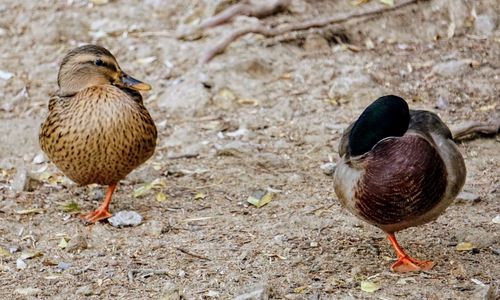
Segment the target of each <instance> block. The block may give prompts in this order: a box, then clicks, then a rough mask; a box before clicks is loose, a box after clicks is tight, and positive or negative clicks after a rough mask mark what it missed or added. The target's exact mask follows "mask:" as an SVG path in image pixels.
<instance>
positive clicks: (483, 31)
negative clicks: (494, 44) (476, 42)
mask: <svg viewBox="0 0 500 300" xmlns="http://www.w3.org/2000/svg"><path fill="white" fill-rule="evenodd" d="M495 27H496V25H495V22H494V21H493V19H492V18H491V17H490V16H487V15H479V16H477V18H476V21H475V22H474V34H477V35H481V36H491V35H492V33H493V31H494V30H495Z"/></svg>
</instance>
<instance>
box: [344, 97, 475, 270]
mask: <svg viewBox="0 0 500 300" xmlns="http://www.w3.org/2000/svg"><path fill="white" fill-rule="evenodd" d="M339 154H340V156H341V161H340V163H339V164H338V166H337V168H336V170H335V174H334V186H335V193H336V194H337V196H338V198H339V200H340V202H341V203H342V205H343V206H344V207H345V208H347V209H348V210H349V211H350V212H351V213H353V214H354V215H356V216H357V217H359V218H361V219H363V220H364V221H366V222H368V223H370V224H372V225H375V226H377V227H379V228H380V229H382V230H383V231H384V232H386V233H387V235H388V239H389V241H390V242H391V244H392V246H393V247H394V250H395V251H396V254H397V256H398V260H397V261H396V263H394V264H393V265H392V267H391V269H392V270H393V271H396V272H409V271H417V270H429V269H431V268H432V267H433V266H434V263H433V262H430V261H418V260H416V259H414V258H412V257H410V256H408V254H406V253H405V252H404V251H403V249H402V248H401V247H400V246H399V244H398V242H397V240H396V237H395V235H394V234H395V232H397V231H400V230H403V229H405V228H408V227H413V226H418V225H421V224H424V223H427V222H430V221H432V220H434V219H436V218H437V217H438V216H439V215H440V214H442V213H443V212H444V210H445V209H446V208H447V207H448V206H449V205H450V204H451V202H452V201H453V199H454V198H455V197H456V196H457V194H458V193H459V192H460V190H461V188H462V186H463V185H464V182H465V174H466V170H465V164H464V160H463V158H462V155H461V154H460V152H459V151H458V148H457V146H456V145H455V143H454V142H453V140H452V135H451V132H450V130H449V129H448V127H447V126H446V125H445V124H444V123H443V122H442V121H441V119H440V118H439V117H438V116H437V115H436V114H434V113H432V112H429V111H424V110H410V109H409V108H408V104H407V103H406V101H405V100H403V99H402V98H400V97H398V96H393V95H389V96H384V97H381V98H379V99H377V100H376V101H375V102H373V103H372V104H371V105H369V106H368V107H367V108H366V109H365V110H364V111H363V113H362V114H361V115H360V117H359V118H358V120H356V121H355V122H354V123H352V124H351V125H350V126H349V127H348V128H347V129H346V130H345V132H344V134H343V136H342V139H341V142H340V146H339Z"/></svg>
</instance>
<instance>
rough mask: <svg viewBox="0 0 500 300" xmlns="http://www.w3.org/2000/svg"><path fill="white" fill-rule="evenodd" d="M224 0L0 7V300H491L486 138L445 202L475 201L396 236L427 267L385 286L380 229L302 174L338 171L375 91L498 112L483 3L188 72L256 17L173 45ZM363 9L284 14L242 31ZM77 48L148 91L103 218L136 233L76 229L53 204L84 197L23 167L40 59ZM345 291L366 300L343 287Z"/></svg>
mask: <svg viewBox="0 0 500 300" xmlns="http://www.w3.org/2000/svg"><path fill="white" fill-rule="evenodd" d="M94 2H99V1H94ZM104 2H106V1H104ZM227 2H228V1H208V0H207V1H192V0H184V1H180V0H174V1H168V0H145V1H133V0H115V1H112V0H111V1H109V3H107V4H102V5H93V4H92V2H90V1H83V0H68V1H51V0H40V1H27V0H26V1H17V0H2V1H1V2H0V16H1V18H0V40H1V43H0V70H2V71H3V73H2V74H0V75H2V76H0V105H1V106H0V116H1V119H0V135H1V136H2V145H1V146H0V298H1V299H49V298H50V299H76V298H78V299H83V298H90V299H110V298H116V299H178V298H179V297H184V298H186V299H207V298H220V299H230V298H233V297H236V296H238V295H241V294H244V293H245V292H247V291H254V292H255V293H256V294H258V293H259V287H260V288H262V291H261V293H260V296H258V297H260V298H258V297H257V298H255V299H265V297H269V298H272V299H487V297H491V299H493V298H495V297H498V294H497V295H496V296H495V293H496V287H497V286H498V284H499V278H500V267H499V263H500V259H499V255H500V239H499V235H498V230H499V225H498V215H499V213H500V204H499V203H500V202H499V193H500V181H499V180H500V172H499V171H498V170H499V165H500V163H499V158H500V151H499V149H500V147H499V142H500V140H499V137H498V136H496V137H491V136H490V137H485V136H479V137H476V138H475V139H470V140H466V141H464V142H461V143H459V148H460V151H461V152H462V154H463V156H464V158H465V162H466V166H467V172H468V174H467V180H466V183H465V187H464V191H467V192H469V193H472V194H474V195H476V196H478V197H479V199H476V200H467V199H465V200H457V201H455V202H454V203H453V204H452V205H451V206H450V207H449V208H448V210H447V211H446V213H445V214H444V215H442V216H441V217H440V218H439V219H438V220H437V221H435V222H432V223H430V224H426V225H424V226H420V227H417V228H411V229H408V230H405V231H403V232H401V233H400V234H399V235H398V236H399V239H400V242H401V244H402V245H403V246H404V247H405V248H406V249H407V250H408V251H409V253H411V254H413V255H414V256H416V257H418V258H427V259H432V260H434V261H436V262H437V263H438V264H437V266H436V267H435V268H434V269H433V270H431V271H429V272H421V273H415V274H402V275H401V274H395V273H393V272H391V271H390V270H389V266H390V264H391V263H392V261H393V260H394V257H395V255H394V253H393V251H392V249H391V248H390V246H389V243H388V242H387V240H386V238H385V236H384V235H383V233H382V232H381V231H380V230H378V229H377V228H375V227H372V226H370V225H368V224H365V223H363V222H361V221H359V220H357V219H356V218H355V217H354V216H352V215H350V214H349V213H348V212H347V211H346V210H344V209H342V208H341V207H340V205H339V203H338V201H337V198H336V196H335V194H334V191H333V184H332V177H331V176H328V175H325V174H324V172H323V170H322V169H321V168H320V166H321V165H323V164H325V163H327V162H336V161H337V160H338V159H339V158H338V154H337V145H338V142H339V138H340V135H341V133H342V130H343V129H344V128H345V127H346V126H347V125H348V124H349V123H350V122H351V121H352V120H354V118H356V117H357V116H358V115H359V113H360V112H361V111H362V109H363V108H364V107H365V106H366V105H367V104H368V103H370V102H371V101H373V100H375V99H376V98H377V97H379V96H381V95H383V94H388V93H391V94H397V95H401V96H402V97H404V98H405V99H407V100H408V102H409V103H410V106H411V107H412V108H423V109H428V110H432V111H434V112H437V113H438V114H439V115H440V116H441V117H442V118H443V120H444V121H445V122H447V124H449V125H450V127H453V126H456V125H458V124H460V123H462V122H464V121H468V120H487V119H490V118H491V117H494V116H497V117H498V115H499V111H500V104H499V101H498V99H499V98H500V92H499V91H500V60H499V58H500V29H499V26H498V25H497V24H498V23H499V22H500V19H499V18H498V15H499V13H500V6H499V5H498V2H497V1H496V0H491V1H480V3H477V2H476V1H468V2H467V1H455V0H440V1H437V0H436V1H425V2H421V3H419V4H416V5H410V6H408V7H405V8H402V9H400V10H396V11H393V12H390V13H385V14H383V15H380V16H375V17H372V18H369V19H363V20H357V21H352V22H348V23H346V24H340V25H337V26H330V27H327V28H320V29H314V30H309V31H305V32H300V33H294V34H290V35H286V36H281V37H278V38H271V39H265V38H263V37H262V36H259V35H251V34H250V35H247V36H244V37H242V38H241V39H239V40H238V41H236V42H235V43H233V44H232V45H231V46H230V47H229V48H228V49H227V51H226V52H225V53H223V54H222V55H220V56H217V57H216V58H215V59H214V60H213V61H212V62H210V63H208V64H205V65H201V64H198V60H199V58H200V57H201V56H202V55H203V53H204V51H206V49H207V47H209V46H210V45H213V43H214V42H215V41H217V40H218V39H219V38H221V36H223V35H224V34H226V33H227V32H229V31H230V30H232V29H233V28H235V27H240V26H244V25H246V24H253V23H256V22H258V20H256V19H255V18H250V17H238V18H237V19H236V20H235V21H234V22H232V23H231V24H226V25H223V26H220V27H217V28H213V29H210V30H207V31H206V32H205V34H204V35H203V36H202V37H201V38H199V39H194V40H181V39H178V38H177V33H178V30H179V28H180V27H182V26H184V27H185V26H188V27H189V26H190V25H192V24H193V23H195V22H197V21H199V20H202V19H204V18H206V17H209V16H210V15H213V13H214V11H217V10H218V9H220V7H221V5H224V4H227ZM229 2H231V1H229ZM232 2H234V1H232ZM397 2H398V1H397V0H396V3H397ZM478 2H479V1H478ZM472 3H475V7H474V11H473V12H471V8H472V7H471V6H470V5H471V4H472ZM377 5H379V2H378V1H375V0H373V1H371V2H370V3H368V4H365V5H361V6H353V5H352V2H351V1H347V0H346V1H340V0H336V1H327V0H324V1H321V0H317V1H315V0H294V1H292V5H291V7H290V8H289V9H288V10H287V11H285V12H282V13H280V14H277V15H274V16H271V17H268V18H266V19H265V20H263V21H262V22H265V23H266V24H282V23H289V22H299V21H303V20H308V19H311V18H322V17H325V16H332V15H335V14H342V13H349V12H353V11H356V10H363V9H368V8H371V7H373V6H377ZM474 19H475V21H474ZM338 41H343V42H344V43H342V44H339V43H338ZM82 43H97V44H100V45H103V46H105V47H107V48H108V49H110V50H111V52H112V53H114V54H115V56H116V57H117V59H118V61H119V63H120V65H121V67H122V68H123V69H124V70H126V71H127V72H128V73H129V74H131V75H133V76H134V77H136V78H138V79H142V80H144V81H145V82H148V83H150V84H152V85H153V87H154V88H153V90H152V91H151V92H149V93H146V94H144V96H145V104H146V106H147V107H148V109H149V111H150V112H151V114H152V116H153V117H154V119H155V122H156V124H157V127H158V129H159V138H158V147H157V149H156V153H155V155H154V157H152V158H151V159H150V160H149V161H148V162H147V163H146V164H145V165H143V166H142V167H140V168H139V169H137V170H136V171H134V172H133V173H131V174H130V175H129V177H127V179H126V180H124V181H123V182H121V184H120V186H119V189H118V190H117V192H116V194H115V197H114V201H113V203H112V205H111V209H112V212H118V211H123V210H133V211H136V212H138V213H139V214H140V215H142V217H143V218H144V219H143V221H142V223H141V224H140V225H139V226H136V227H124V228H115V227H113V226H111V225H110V224H109V223H99V224H96V225H93V226H85V224H84V223H83V222H82V221H81V220H80V219H79V218H77V217H76V216H75V214H74V213H71V212H65V211H64V208H68V206H67V204H69V203H72V202H74V203H76V204H78V207H79V208H81V210H82V211H89V210H91V209H94V208H95V207H96V206H97V205H98V204H99V202H100V201H101V198H102V196H103V187H99V186H90V187H78V186H76V185H74V184H72V183H71V182H70V181H69V180H68V179H65V177H64V176H63V175H62V174H61V173H60V172H59V171H58V170H57V169H56V168H55V167H54V166H53V165H52V164H50V162H47V161H45V159H44V158H43V156H41V155H40V153H41V150H40V149H39V147H38V137H37V134H38V128H39V124H40V122H41V120H42V119H43V117H44V116H45V114H46V112H47V103H48V99H49V96H50V94H52V93H54V92H55V91H56V88H57V84H56V76H57V70H58V65H59V63H60V61H61V59H62V57H63V56H64V54H65V53H66V52H67V51H69V50H70V49H72V48H74V47H75V46H77V45H80V44H82ZM5 72H8V73H11V75H12V76H9V75H8V74H7V73H5ZM9 77H11V78H9ZM153 182H154V184H153V185H152V184H151V183H153ZM149 188H150V189H149ZM258 190H270V191H272V192H273V193H274V197H273V199H272V201H271V202H270V203H269V204H267V205H266V206H263V207H261V208H256V207H253V206H251V205H249V204H248V203H247V198H248V196H249V195H251V194H253V193H254V192H255V191H258ZM474 195H473V196H474ZM164 196H165V197H164ZM65 205H66V206H65ZM495 217H496V219H495ZM494 219H495V220H496V221H494ZM66 243H67V244H66ZM461 243H462V244H461ZM463 243H465V244H463ZM468 243H470V244H468ZM457 245H459V246H460V245H461V246H464V245H465V248H466V249H465V250H464V251H458V250H457ZM363 281H364V282H367V281H368V282H372V283H374V284H375V285H377V286H378V287H379V289H378V290H376V291H374V292H372V293H370V292H366V291H363V290H362V289H361V287H360V286H361V282H363ZM488 293H489V296H488V295H487V294H488Z"/></svg>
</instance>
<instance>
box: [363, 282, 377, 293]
mask: <svg viewBox="0 0 500 300" xmlns="http://www.w3.org/2000/svg"><path fill="white" fill-rule="evenodd" d="M379 289H380V285H378V284H376V283H375V282H373V281H367V280H364V281H361V290H362V291H363V292H367V293H373V292H375V291H377V290H379Z"/></svg>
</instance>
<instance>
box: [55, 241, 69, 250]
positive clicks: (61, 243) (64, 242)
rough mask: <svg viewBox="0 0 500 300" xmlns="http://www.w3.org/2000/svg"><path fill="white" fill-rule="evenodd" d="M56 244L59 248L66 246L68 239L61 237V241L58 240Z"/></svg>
mask: <svg viewBox="0 0 500 300" xmlns="http://www.w3.org/2000/svg"><path fill="white" fill-rule="evenodd" d="M57 246H58V247H59V248H61V249H64V248H66V247H68V240H67V239H65V238H61V241H59V244H58V245H57Z"/></svg>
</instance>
